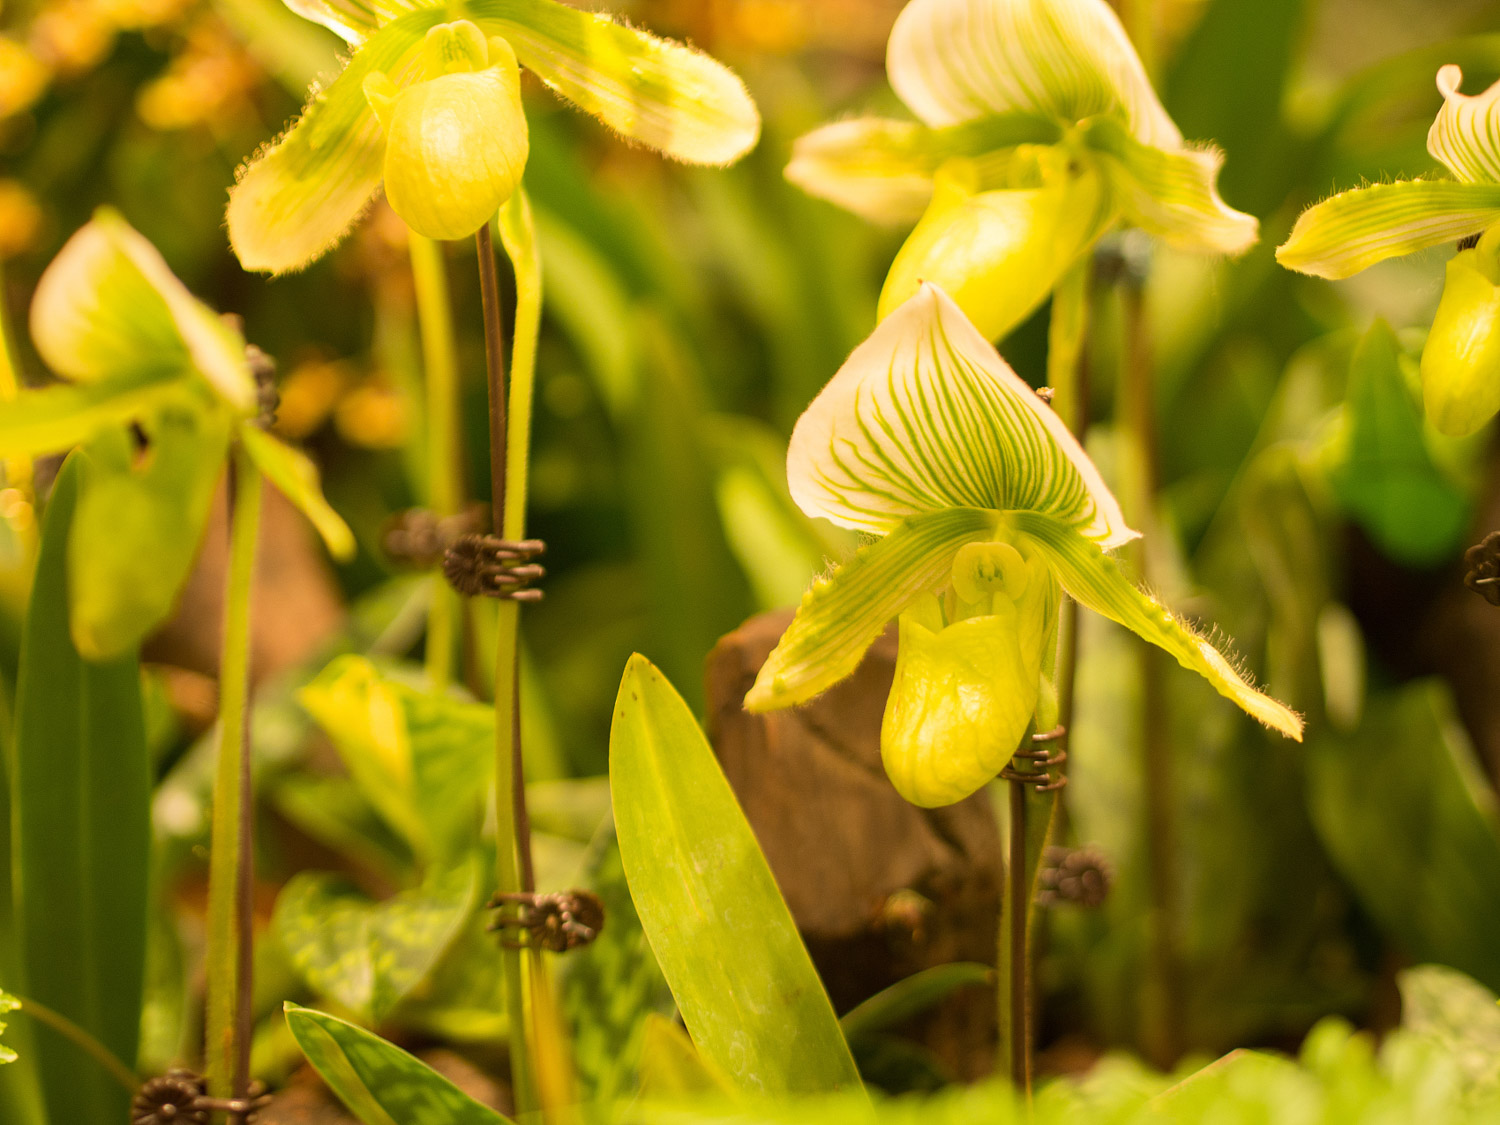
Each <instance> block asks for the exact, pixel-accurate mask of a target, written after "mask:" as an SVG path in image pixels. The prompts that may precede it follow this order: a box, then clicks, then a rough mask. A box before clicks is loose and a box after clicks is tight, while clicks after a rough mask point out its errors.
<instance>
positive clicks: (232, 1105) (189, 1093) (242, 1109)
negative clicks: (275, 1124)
mask: <svg viewBox="0 0 1500 1125" xmlns="http://www.w3.org/2000/svg"><path fill="white" fill-rule="evenodd" d="M270 1102H271V1097H270V1095H269V1094H267V1093H266V1092H265V1087H264V1086H262V1085H261V1084H260V1083H259V1082H256V1083H253V1084H252V1085H251V1088H250V1092H249V1094H247V1095H246V1096H245V1097H243V1098H211V1097H209V1096H208V1084H207V1083H206V1082H205V1081H204V1080H203V1078H202V1076H200V1075H197V1074H194V1073H193V1072H192V1071H191V1070H183V1069H174V1070H169V1071H167V1073H166V1074H163V1075H161V1076H160V1077H158V1078H152V1079H149V1080H147V1081H146V1083H145V1084H144V1085H142V1086H141V1088H140V1089H139V1090H138V1091H136V1095H135V1098H134V1099H133V1100H132V1101H131V1103H130V1121H131V1125H208V1123H209V1121H210V1119H211V1118H212V1115H213V1114H215V1113H224V1114H228V1115H229V1117H230V1119H231V1120H234V1121H237V1122H239V1125H253V1123H254V1121H255V1115H256V1113H257V1112H258V1111H260V1110H262V1109H264V1108H265V1107H266V1106H267V1105H269V1104H270Z"/></svg>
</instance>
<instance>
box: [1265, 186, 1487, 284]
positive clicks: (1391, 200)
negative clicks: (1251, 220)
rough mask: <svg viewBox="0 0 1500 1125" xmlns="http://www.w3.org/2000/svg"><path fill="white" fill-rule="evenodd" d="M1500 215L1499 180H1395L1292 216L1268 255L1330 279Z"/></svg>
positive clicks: (1453, 237) (1475, 229)
mask: <svg viewBox="0 0 1500 1125" xmlns="http://www.w3.org/2000/svg"><path fill="white" fill-rule="evenodd" d="M1497 219H1500V184H1489V183H1483V184H1459V183H1454V182H1453V181H1452V180H1401V181H1398V182H1396V183H1393V184H1372V185H1371V186H1370V187H1364V188H1354V189H1352V190H1350V191H1342V192H1339V194H1337V195H1335V196H1333V197H1331V198H1329V199H1325V200H1324V201H1323V202H1322V203H1319V204H1316V205H1315V206H1313V207H1309V208H1308V209H1307V210H1306V211H1304V212H1302V214H1301V215H1299V216H1298V217H1297V225H1296V226H1294V227H1293V228H1292V233H1291V235H1290V236H1288V238H1287V240H1286V241H1285V242H1284V243H1282V244H1281V246H1279V247H1277V250H1276V260H1277V261H1278V262H1280V263H1281V264H1282V265H1284V266H1285V267H1286V268H1287V269H1290V270H1297V271H1298V272H1299V273H1308V274H1312V275H1313V276H1314V277H1326V278H1330V279H1333V280H1338V279H1339V278H1345V277H1352V276H1353V275H1354V274H1357V273H1359V272H1360V271H1361V270H1366V269H1369V268H1370V267H1371V266H1373V265H1374V264H1375V263H1376V262H1383V261H1385V260H1386V259H1387V258H1398V257H1400V256H1401V255H1403V254H1412V253H1415V252H1416V251H1418V250H1426V249H1427V248H1428V247H1430V246H1440V245H1442V244H1443V243H1445V242H1457V241H1458V240H1459V239H1462V238H1467V237H1468V236H1469V235H1471V234H1478V233H1479V232H1480V231H1482V230H1484V229H1485V228H1486V227H1488V226H1489V225H1490V224H1492V223H1494V222H1495V221H1496V220H1497Z"/></svg>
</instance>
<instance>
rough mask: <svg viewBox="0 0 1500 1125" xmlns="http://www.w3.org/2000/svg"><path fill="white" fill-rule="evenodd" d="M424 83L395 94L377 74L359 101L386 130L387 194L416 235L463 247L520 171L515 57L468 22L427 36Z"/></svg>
mask: <svg viewBox="0 0 1500 1125" xmlns="http://www.w3.org/2000/svg"><path fill="white" fill-rule="evenodd" d="M426 66H427V73H428V78H427V80H426V81H423V82H417V83H415V84H414V85H411V86H408V87H406V88H404V89H398V88H397V87H396V86H395V85H394V84H393V83H392V82H391V80H390V79H389V78H388V77H386V76H385V75H384V74H372V75H371V76H370V77H369V78H368V79H366V81H365V94H366V96H367V97H368V98H369V99H370V104H371V106H372V107H373V108H374V110H375V115H376V117H378V118H379V119H380V123H381V124H382V125H383V126H384V127H385V131H386V150H385V194H386V198H387V199H388V200H389V201H390V204H391V207H392V208H394V209H395V211H396V213H397V214H398V215H400V216H401V217H402V219H404V220H405V221H406V224H407V225H408V226H409V227H411V229H412V230H414V231H416V232H417V233H418V234H422V235H426V236H427V237H428V238H436V239H459V238H467V237H468V236H469V235H471V234H473V233H474V232H475V231H477V230H478V229H479V228H480V227H482V226H483V225H484V224H485V223H487V222H489V220H490V218H491V217H492V216H493V215H494V214H495V212H497V211H498V210H499V209H500V207H501V205H502V204H503V203H504V202H505V201H506V200H507V199H509V198H510V197H511V195H512V193H514V191H515V190H516V187H517V185H519V184H520V182H521V173H522V172H523V171H524V170H525V168H526V156H527V153H528V151H529V150H528V140H527V130H526V116H525V114H524V112H523V111H522V108H521V84H520V82H521V79H520V71H519V68H518V67H517V65H516V56H515V52H514V51H512V50H511V48H510V45H509V44H508V43H506V42H505V40H503V39H500V38H491V39H490V40H489V41H488V42H486V41H485V39H484V36H483V34H482V33H481V32H480V31H479V29H478V28H477V27H475V26H474V25H473V24H472V23H469V22H468V21H467V20H460V21H458V22H457V23H450V24H441V25H439V26H437V27H435V28H433V29H432V30H431V31H430V32H428V33H427V42H426Z"/></svg>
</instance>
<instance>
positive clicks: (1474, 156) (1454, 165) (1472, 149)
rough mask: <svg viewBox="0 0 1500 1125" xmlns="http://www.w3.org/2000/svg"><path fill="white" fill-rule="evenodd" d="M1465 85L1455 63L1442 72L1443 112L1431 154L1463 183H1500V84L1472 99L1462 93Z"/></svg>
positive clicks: (1430, 137)
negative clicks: (1499, 108) (1499, 112)
mask: <svg viewBox="0 0 1500 1125" xmlns="http://www.w3.org/2000/svg"><path fill="white" fill-rule="evenodd" d="M1463 82H1464V72H1463V70H1462V69H1460V68H1459V67H1457V66H1454V65H1453V64H1451V63H1450V64H1449V65H1447V66H1445V67H1443V68H1442V69H1441V70H1439V71H1438V74H1437V88H1438V92H1439V93H1440V94H1442V95H1443V108H1442V109H1440V110H1438V115H1437V118H1436V120H1434V121H1433V123H1432V128H1431V130H1429V131H1428V133H1427V151H1428V152H1430V153H1432V155H1433V157H1434V158H1436V159H1438V160H1441V161H1442V162H1443V163H1444V164H1445V165H1447V168H1448V171H1450V172H1452V173H1453V177H1454V179H1456V180H1459V181H1460V182H1461V183H1466V184H1497V183H1500V123H1497V121H1496V119H1495V104H1496V102H1500V83H1497V84H1496V85H1493V86H1491V87H1490V88H1489V89H1488V90H1486V91H1485V92H1484V93H1482V94H1476V95H1469V94H1463V93H1460V92H1459V87H1460V86H1462V85H1463Z"/></svg>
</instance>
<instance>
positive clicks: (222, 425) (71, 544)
mask: <svg viewBox="0 0 1500 1125" xmlns="http://www.w3.org/2000/svg"><path fill="white" fill-rule="evenodd" d="M140 428H141V429H142V430H144V431H145V434H146V441H147V445H146V452H145V455H144V456H143V457H138V456H137V455H136V451H135V449H134V439H133V437H132V436H131V434H130V433H129V431H126V430H112V431H106V432H104V433H102V434H99V435H98V436H96V437H95V439H94V440H93V441H92V442H91V443H90V445H89V447H88V449H89V453H90V458H89V461H88V463H87V471H86V472H85V473H84V474H83V481H82V486H81V488H80V496H79V500H78V512H77V515H76V517H75V520H74V526H73V533H72V535H71V536H70V537H69V540H68V590H69V594H70V596H71V622H72V630H73V643H74V644H75V645H77V646H78V651H79V652H80V653H81V654H82V655H83V656H84V658H85V659H87V660H112V659H114V658H116V657H118V656H120V655H122V654H124V653H126V652H128V651H130V650H132V649H134V648H135V647H137V646H138V645H139V644H140V643H141V641H142V640H143V639H144V638H145V637H146V636H147V634H149V633H151V632H153V631H154V630H155V629H157V628H158V627H159V626H160V625H161V624H162V623H163V622H165V621H166V620H167V618H168V617H170V616H171V614H172V611H173V609H174V608H175V607H176V605H177V598H178V595H179V594H180V593H181V592H182V588H183V586H184V585H185V584H186V583H187V579H188V575H189V573H190V572H191V571H192V568H193V562H194V560H196V558H197V556H198V548H199V546H200V545H201V543H202V541H203V533H204V529H205V527H206V526H207V524H208V514H209V510H210V508H212V506H213V498H214V489H215V487H216V486H217V484H218V481H219V477H220V475H221V474H222V471H223V466H224V458H225V454H226V453H227V451H228V448H229V418H228V415H227V412H226V411H225V410H224V409H223V408H222V407H220V406H219V405H218V404H217V403H214V402H211V401H208V400H207V399H206V396H205V397H204V400H203V401H199V402H194V401H192V399H191V398H187V397H184V398H182V399H179V400H176V401H172V402H168V403H165V404H163V405H162V406H161V407H160V408H159V409H158V410H157V411H156V413H155V414H154V416H152V417H150V418H142V419H141V421H140Z"/></svg>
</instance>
